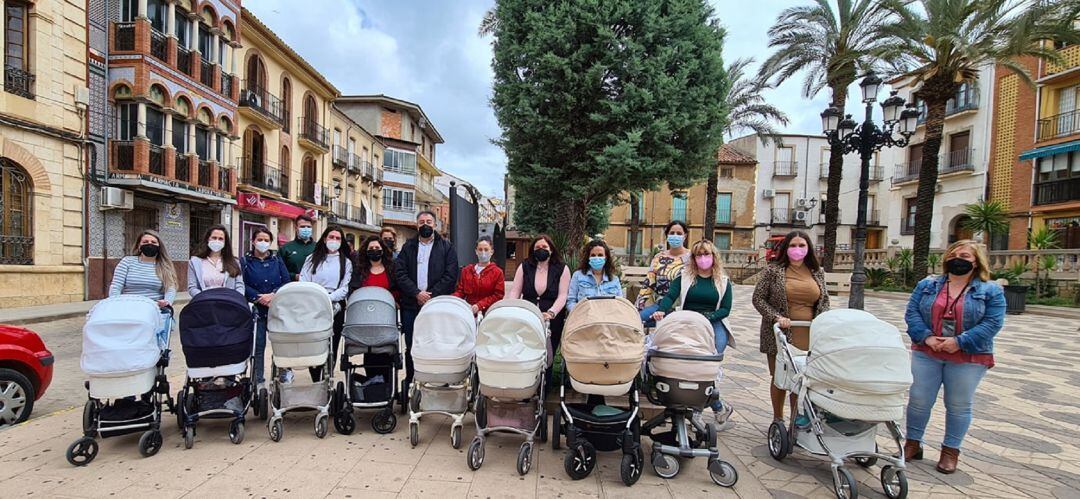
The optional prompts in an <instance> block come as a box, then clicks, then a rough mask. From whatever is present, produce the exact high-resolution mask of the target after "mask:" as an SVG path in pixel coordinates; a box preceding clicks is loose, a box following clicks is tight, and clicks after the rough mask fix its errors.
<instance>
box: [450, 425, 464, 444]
mask: <svg viewBox="0 0 1080 499" xmlns="http://www.w3.org/2000/svg"><path fill="white" fill-rule="evenodd" d="M450 446H451V447H453V448H455V449H460V448H461V427H460V426H454V427H452V428H450Z"/></svg>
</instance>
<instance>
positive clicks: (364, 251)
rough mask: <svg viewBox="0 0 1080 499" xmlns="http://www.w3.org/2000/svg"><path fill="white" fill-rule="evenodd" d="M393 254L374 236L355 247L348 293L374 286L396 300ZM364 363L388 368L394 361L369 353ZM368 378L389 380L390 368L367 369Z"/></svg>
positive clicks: (388, 356) (384, 356)
mask: <svg viewBox="0 0 1080 499" xmlns="http://www.w3.org/2000/svg"><path fill="white" fill-rule="evenodd" d="M392 255H393V252H392V250H391V249H390V247H389V246H387V245H386V243H385V242H384V241H383V240H382V239H380V238H378V237H375V236H369V237H368V238H367V239H364V242H362V243H360V246H357V250H356V261H355V262H354V263H353V272H352V280H351V281H350V282H349V293H352V292H353V291H356V290H357V289H360V288H364V287H368V286H375V287H379V288H383V289H385V290H387V291H389V292H390V294H392V295H394V299H395V300H396V299H397V298H398V290H397V288H396V287H395V286H394V280H393V279H392V276H393V275H394V259H393V258H392ZM365 355H366V359H365V361H364V362H365V363H367V364H369V365H372V366H389V365H391V364H390V363H391V362H393V361H394V356H393V355H391V354H381V353H369V354H365ZM366 371H367V375H368V377H374V376H376V375H381V376H382V377H383V379H390V375H391V373H392V370H391V368H389V367H387V368H367V369H366Z"/></svg>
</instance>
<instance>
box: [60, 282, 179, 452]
mask: <svg viewBox="0 0 1080 499" xmlns="http://www.w3.org/2000/svg"><path fill="white" fill-rule="evenodd" d="M163 327H164V322H163V320H162V317H161V311H160V309H159V308H158V306H157V303H155V302H154V301H153V300H151V299H149V298H145V297H142V296H135V295H121V296H117V297H113V298H108V299H106V300H103V301H101V302H100V303H98V304H97V305H95V306H94V308H93V309H91V310H90V313H89V314H88V317H87V320H86V325H85V326H83V347H82V358H81V360H80V363H81V365H82V370H83V372H85V373H86V374H87V375H88V376H89V377H90V379H89V381H87V382H86V388H87V391H88V392H89V400H87V401H86V405H85V407H84V408H83V436H82V438H79V439H78V440H76V441H75V442H74V443H72V444H71V446H70V447H68V450H67V460H68V462H69V463H71V464H73V465H75V466H85V465H87V464H90V462H91V461H93V460H94V458H95V457H96V456H97V453H98V443H97V440H95V438H96V437H101V438H107V437H114V436H119V435H127V434H129V433H135V432H140V431H141V432H143V434H142V437H140V438H139V453H140V454H142V455H143V457H150V456H153V455H154V454H157V451H158V450H160V449H161V443H162V436H161V412H162V411H161V404H162V402H163V400H162V397H165V402H166V403H167V404H168V405H169V406H170V407H171V406H172V400H171V399H169V398H168V394H169V382H168V380H167V379H166V378H165V367H166V366H167V365H168V364H169V349H168V348H169V331H166V334H165V337H164V338H158V332H159V331H161V330H162V328H163Z"/></svg>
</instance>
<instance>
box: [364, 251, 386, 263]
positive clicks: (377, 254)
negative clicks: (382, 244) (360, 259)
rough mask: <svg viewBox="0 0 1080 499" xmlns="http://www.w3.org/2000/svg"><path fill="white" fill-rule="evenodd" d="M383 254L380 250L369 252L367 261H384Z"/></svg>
mask: <svg viewBox="0 0 1080 499" xmlns="http://www.w3.org/2000/svg"><path fill="white" fill-rule="evenodd" d="M382 256H383V252H382V251H379V250H367V259H368V260H370V261H372V262H377V261H379V260H382Z"/></svg>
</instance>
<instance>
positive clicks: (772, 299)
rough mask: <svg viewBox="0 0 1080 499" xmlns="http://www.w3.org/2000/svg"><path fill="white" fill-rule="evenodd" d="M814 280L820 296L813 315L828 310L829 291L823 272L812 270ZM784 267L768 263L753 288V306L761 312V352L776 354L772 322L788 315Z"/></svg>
mask: <svg viewBox="0 0 1080 499" xmlns="http://www.w3.org/2000/svg"><path fill="white" fill-rule="evenodd" d="M814 280H815V281H817V284H818V288H819V289H821V298H818V301H817V303H816V304H815V305H814V316H815V317H817V316H818V315H820V314H821V313H822V312H825V311H827V310H829V292H828V290H827V289H826V288H825V272H824V271H823V270H820V269H819V270H818V271H817V272H814ZM785 281H786V278H785V277H784V268H783V267H781V266H779V265H777V264H769V266H768V267H765V270H763V271H762V272H761V277H760V279H758V283H757V287H755V288H754V298H753V303H754V308H756V309H757V311H758V313H760V314H761V353H764V354H767V355H776V338H774V337H773V324H774V323H775V322H776V317H777V316H785V317H786V316H787V315H788V303H787V289H786V288H785V285H786V283H785Z"/></svg>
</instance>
